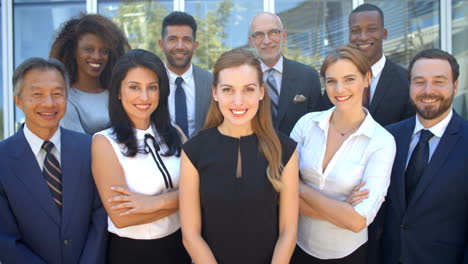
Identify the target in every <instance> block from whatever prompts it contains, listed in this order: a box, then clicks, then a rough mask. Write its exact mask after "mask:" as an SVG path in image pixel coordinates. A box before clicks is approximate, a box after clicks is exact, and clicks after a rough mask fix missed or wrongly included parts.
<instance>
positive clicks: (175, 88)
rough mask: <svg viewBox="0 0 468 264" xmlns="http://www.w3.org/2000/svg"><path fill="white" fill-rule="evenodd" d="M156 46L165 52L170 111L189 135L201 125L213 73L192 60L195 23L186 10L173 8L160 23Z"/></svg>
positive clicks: (205, 111) (207, 106)
mask: <svg viewBox="0 0 468 264" xmlns="http://www.w3.org/2000/svg"><path fill="white" fill-rule="evenodd" d="M161 35H162V39H161V40H159V46H160V48H161V50H162V51H163V52H164V54H165V55H166V68H167V72H168V75H169V82H170V93H169V98H168V100H169V112H170V114H171V119H172V122H174V123H176V124H177V125H178V126H179V127H180V128H181V129H182V130H183V131H184V133H185V135H186V136H188V137H190V136H192V135H193V134H194V133H195V132H196V131H198V130H200V129H201V128H202V127H203V124H204V122H205V117H206V114H207V112H208V108H209V105H210V98H211V85H212V82H213V76H212V74H211V73H210V72H208V71H206V70H204V69H202V68H200V67H198V66H196V65H194V64H192V56H193V54H194V53H195V50H196V49H197V47H198V41H196V35H197V23H196V22H195V19H194V18H193V17H192V16H191V15H189V14H187V13H185V12H179V11H175V12H172V13H170V14H169V15H167V16H166V17H165V18H164V20H163V24H162V32H161Z"/></svg>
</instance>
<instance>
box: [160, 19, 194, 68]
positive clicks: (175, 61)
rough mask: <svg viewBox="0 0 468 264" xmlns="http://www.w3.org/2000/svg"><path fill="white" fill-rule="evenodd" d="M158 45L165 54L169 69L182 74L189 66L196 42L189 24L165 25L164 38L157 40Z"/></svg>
mask: <svg viewBox="0 0 468 264" xmlns="http://www.w3.org/2000/svg"><path fill="white" fill-rule="evenodd" d="M159 47H160V48H161V50H162V51H163V52H164V54H165V55H166V59H167V66H168V67H169V69H170V70H171V71H173V72H174V73H176V74H179V75H182V74H183V73H184V72H186V71H187V70H188V69H189V68H190V63H191V61H192V56H193V54H194V53H195V50H196V49H197V47H198V42H197V41H195V39H194V37H193V31H192V28H191V27H190V26H185V25H181V26H167V27H166V34H165V35H164V39H162V40H159Z"/></svg>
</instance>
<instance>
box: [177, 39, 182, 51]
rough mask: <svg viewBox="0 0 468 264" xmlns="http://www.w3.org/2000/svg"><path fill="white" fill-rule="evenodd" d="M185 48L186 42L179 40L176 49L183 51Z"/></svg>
mask: <svg viewBox="0 0 468 264" xmlns="http://www.w3.org/2000/svg"><path fill="white" fill-rule="evenodd" d="M183 47H184V42H183V40H182V39H179V40H178V41H177V43H176V48H178V49H181V48H183Z"/></svg>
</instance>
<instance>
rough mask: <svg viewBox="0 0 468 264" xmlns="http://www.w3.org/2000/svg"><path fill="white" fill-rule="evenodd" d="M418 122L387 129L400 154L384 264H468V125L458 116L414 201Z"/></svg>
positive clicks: (390, 200)
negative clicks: (409, 178)
mask: <svg viewBox="0 0 468 264" xmlns="http://www.w3.org/2000/svg"><path fill="white" fill-rule="evenodd" d="M414 126H415V118H414V117H412V118H410V119H407V120H404V121H402V122H399V123H396V124H394V125H391V126H389V127H388V128H387V129H388V131H389V132H390V133H392V135H393V136H394V137H395V141H396V146H397V153H396V157H395V163H394V164H393V169H392V176H391V183H390V187H389V189H388V195H387V201H386V202H385V206H384V207H383V208H382V209H383V211H382V213H384V214H385V224H384V233H383V238H382V240H383V243H382V252H381V256H382V260H381V261H380V263H384V264H396V263H398V261H401V262H402V263H405V264H406V263H408V264H419V263H424V264H439V263H450V264H451V263H454V264H455V263H457V264H458V263H463V264H467V263H468V171H467V164H468V122H467V121H466V120H463V119H462V118H461V117H460V116H459V115H458V114H457V113H455V112H454V113H453V117H452V119H451V120H450V123H449V124H448V126H447V129H446V130H445V132H444V134H443V136H442V138H441V139H440V142H439V144H438V146H437V148H436V150H435V151H434V154H433V155H432V158H431V160H430V162H429V164H428V166H427V168H426V170H425V172H424V174H423V175H422V176H421V179H420V181H419V183H418V185H417V187H416V189H415V191H414V195H413V196H414V197H413V198H412V200H410V201H406V198H405V171H406V160H407V157H408V150H409V144H410V140H411V135H412V133H413V130H414Z"/></svg>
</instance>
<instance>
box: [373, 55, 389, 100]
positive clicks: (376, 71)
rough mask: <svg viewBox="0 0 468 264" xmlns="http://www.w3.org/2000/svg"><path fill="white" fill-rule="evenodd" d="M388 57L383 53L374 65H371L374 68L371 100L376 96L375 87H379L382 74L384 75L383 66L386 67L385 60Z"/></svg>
mask: <svg viewBox="0 0 468 264" xmlns="http://www.w3.org/2000/svg"><path fill="white" fill-rule="evenodd" d="M386 61H387V59H386V58H385V55H383V54H382V58H380V60H378V61H377V62H376V63H374V65H372V66H371V70H372V79H371V83H370V99H369V102H371V101H372V98H374V94H375V89H376V88H377V84H378V83H379V80H380V75H382V71H383V68H384V67H385V62H386Z"/></svg>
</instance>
